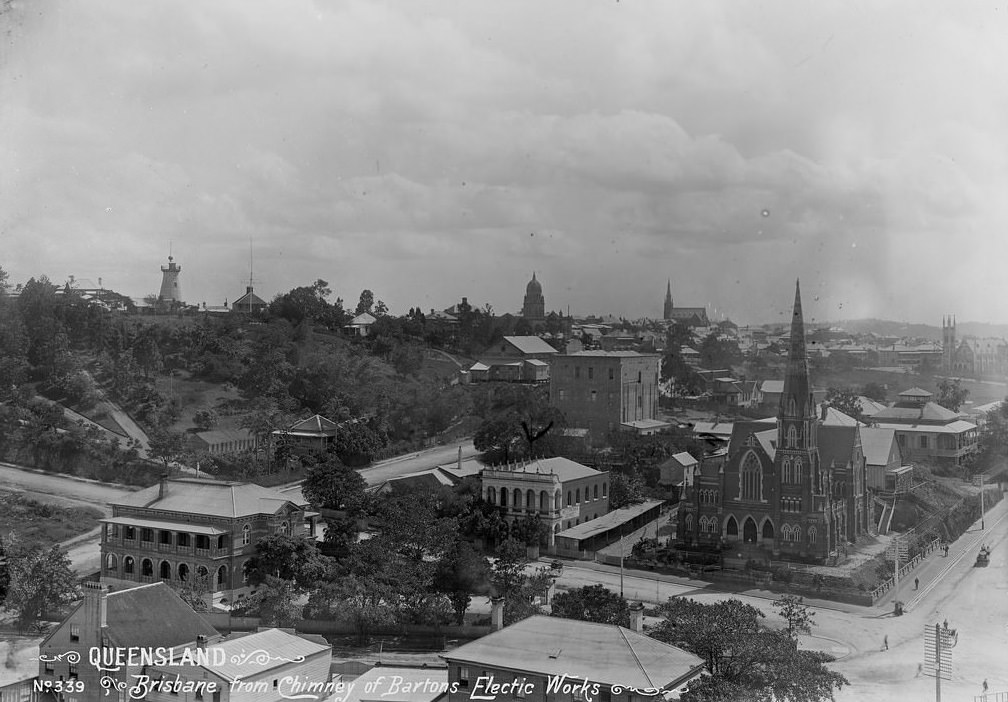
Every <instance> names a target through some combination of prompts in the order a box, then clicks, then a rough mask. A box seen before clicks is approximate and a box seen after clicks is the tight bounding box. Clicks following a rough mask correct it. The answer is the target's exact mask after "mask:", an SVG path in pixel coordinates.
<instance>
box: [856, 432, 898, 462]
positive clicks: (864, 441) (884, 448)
mask: <svg viewBox="0 0 1008 702" xmlns="http://www.w3.org/2000/svg"><path fill="white" fill-rule="evenodd" d="M893 444H896V430H895V429H885V428H881V427H862V428H861V450H862V451H863V452H864V455H865V462H866V463H867V464H868V465H870V466H884V465H886V464H887V463H888V462H889V454H890V453H891V452H892V447H893ZM896 446H897V449H898V448H899V444H896Z"/></svg>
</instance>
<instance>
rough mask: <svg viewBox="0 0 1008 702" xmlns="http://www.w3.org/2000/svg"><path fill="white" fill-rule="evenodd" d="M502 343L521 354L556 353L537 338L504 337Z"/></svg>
mask: <svg viewBox="0 0 1008 702" xmlns="http://www.w3.org/2000/svg"><path fill="white" fill-rule="evenodd" d="M504 341H506V342H507V343H509V344H511V345H512V346H514V347H515V348H516V349H518V351H520V352H521V353H557V350H556V349H555V348H553V347H552V346H550V345H549V344H547V343H546V342H545V341H543V340H542V339H540V338H539V337H538V336H505V337H504Z"/></svg>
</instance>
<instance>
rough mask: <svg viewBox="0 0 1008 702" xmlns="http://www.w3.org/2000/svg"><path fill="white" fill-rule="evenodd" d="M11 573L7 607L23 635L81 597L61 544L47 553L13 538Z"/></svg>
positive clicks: (9, 550) (9, 554)
mask: <svg viewBox="0 0 1008 702" xmlns="http://www.w3.org/2000/svg"><path fill="white" fill-rule="evenodd" d="M7 571H8V578H9V583H8V586H7V598H6V600H5V605H6V606H7V607H8V608H9V609H11V610H13V611H14V612H15V613H16V614H17V622H18V632H19V633H24V632H26V631H28V630H30V629H31V628H33V627H35V626H36V625H37V624H38V623H39V622H40V621H41V620H42V619H44V618H46V617H47V616H49V615H50V614H51V613H52V612H53V610H55V609H57V608H59V607H62V606H63V605H66V604H69V603H70V602H72V601H73V600H74V599H75V598H76V597H77V594H78V591H77V576H76V575H75V574H74V572H73V569H72V566H71V563H70V557H69V556H68V555H67V552H66V551H64V550H63V548H62V547H61V546H59V545H56V546H53V547H51V548H50V549H49V550H44V549H42V548H40V547H38V546H24V545H22V544H21V543H19V542H18V541H17V540H16V539H9V540H8V542H7Z"/></svg>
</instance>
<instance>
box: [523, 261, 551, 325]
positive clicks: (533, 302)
mask: <svg viewBox="0 0 1008 702" xmlns="http://www.w3.org/2000/svg"><path fill="white" fill-rule="evenodd" d="M521 316H522V317H524V318H525V319H528V320H530V321H542V320H544V319H546V298H545V297H543V292H542V285H540V283H539V281H538V280H536V277H535V272H533V273H532V280H530V281H529V283H528V285H526V286H525V302H524V303H523V304H522V313H521Z"/></svg>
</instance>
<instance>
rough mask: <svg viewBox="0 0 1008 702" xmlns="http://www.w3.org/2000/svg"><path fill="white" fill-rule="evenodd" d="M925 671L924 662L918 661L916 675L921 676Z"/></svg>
mask: <svg viewBox="0 0 1008 702" xmlns="http://www.w3.org/2000/svg"><path fill="white" fill-rule="evenodd" d="M923 672H924V664H923V663H918V664H917V675H915V676H914V677H915V678H919V677H920V676H921V673H923Z"/></svg>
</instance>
